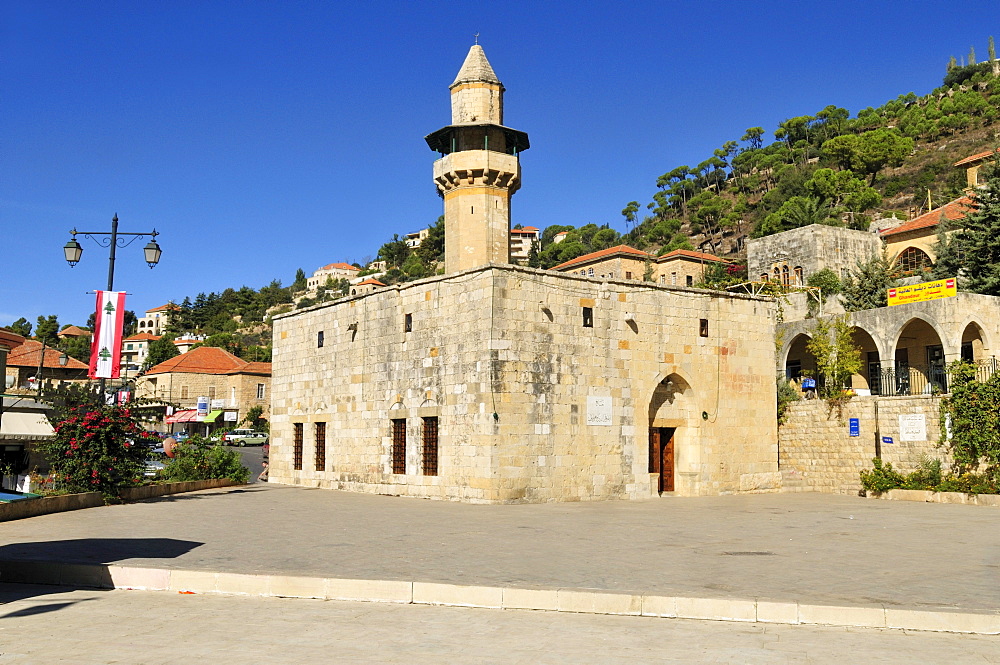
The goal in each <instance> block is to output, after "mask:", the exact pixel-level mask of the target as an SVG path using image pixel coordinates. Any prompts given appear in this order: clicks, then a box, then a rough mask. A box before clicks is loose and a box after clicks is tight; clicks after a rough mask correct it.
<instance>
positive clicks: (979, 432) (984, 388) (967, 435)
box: [941, 362, 1000, 474]
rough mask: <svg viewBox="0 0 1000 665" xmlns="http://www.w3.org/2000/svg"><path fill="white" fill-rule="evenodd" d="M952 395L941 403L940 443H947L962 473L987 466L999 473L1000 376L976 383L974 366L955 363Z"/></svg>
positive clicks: (995, 373) (994, 374) (952, 371)
mask: <svg viewBox="0 0 1000 665" xmlns="http://www.w3.org/2000/svg"><path fill="white" fill-rule="evenodd" d="M949 368H950V369H951V375H952V381H951V386H949V387H950V389H951V394H950V395H949V396H948V397H947V398H945V399H943V400H942V401H941V440H942V441H948V442H949V445H950V447H951V452H952V456H953V458H954V460H955V464H956V466H957V467H958V470H959V471H968V470H972V469H976V468H978V467H979V465H980V464H982V463H984V462H985V463H986V465H987V467H988V472H992V473H993V474H996V472H997V471H998V470H1000V372H994V373H993V375H992V376H991V377H990V378H989V379H988V380H987V381H978V380H977V379H976V368H975V366H974V365H972V364H971V363H963V362H956V363H952V364H951V365H950V366H949Z"/></svg>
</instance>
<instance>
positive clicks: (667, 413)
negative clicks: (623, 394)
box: [649, 374, 693, 492]
mask: <svg viewBox="0 0 1000 665" xmlns="http://www.w3.org/2000/svg"><path fill="white" fill-rule="evenodd" d="M691 398H692V391H691V386H690V384H688V382H687V381H685V380H684V379H683V378H682V377H681V376H679V375H677V374H671V375H670V376H668V377H666V378H665V379H663V380H662V381H660V383H659V385H658V386H656V389H655V390H654V391H653V396H652V398H651V399H650V401H649V473H650V474H655V476H656V484H657V491H658V492H673V491H674V475H675V474H674V469H675V467H676V466H677V463H678V462H679V461H680V460H679V453H680V452H681V451H680V450H679V447H678V444H679V441H680V436H679V433H680V432H682V431H683V429H684V428H685V427H686V426H687V423H688V421H689V418H690V415H691V410H692V409H693V405H692V402H691Z"/></svg>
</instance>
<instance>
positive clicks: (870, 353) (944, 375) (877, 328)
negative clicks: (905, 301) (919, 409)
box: [777, 294, 998, 396]
mask: <svg viewBox="0 0 1000 665" xmlns="http://www.w3.org/2000/svg"><path fill="white" fill-rule="evenodd" d="M989 298H990V297H989V296H978V295H973V294H960V295H959V296H956V297H954V298H946V299H941V300H938V301H931V302H924V303H914V304H910V305H898V306H895V307H883V308H879V309H875V310H866V311H861V312H853V313H850V314H847V317H848V322H849V323H850V324H851V330H852V339H853V341H854V344H855V346H857V347H858V348H859V349H860V350H861V369H860V371H859V372H858V373H856V374H854V375H853V376H852V377H851V381H850V385H849V386H844V387H847V388H852V389H853V390H855V392H857V394H859V395H884V396H888V395H919V394H934V393H945V392H948V372H947V366H948V364H949V363H951V362H952V361H955V360H964V361H966V362H970V363H973V364H975V365H977V366H978V367H979V368H980V370H981V371H982V372H983V373H984V374H985V375H988V374H991V373H992V371H994V370H995V369H996V367H997V360H996V357H995V353H996V349H995V346H994V341H993V339H992V338H993V337H994V336H995V335H996V331H997V330H998V327H997V312H996V304H995V303H994V302H989V301H987V300H983V299H989ZM963 303H964V305H965V306H963ZM815 325H816V323H815V321H813V320H804V321H796V322H794V323H789V324H784V325H783V326H781V327H782V328H783V330H784V338H785V342H784V343H783V344H782V347H781V349H780V350H779V352H778V358H777V360H778V372H779V375H780V374H783V375H784V377H785V379H786V380H789V381H793V382H796V383H800V382H801V378H802V377H805V376H814V377H815V376H817V368H816V358H815V357H814V356H813V354H812V353H810V352H809V350H808V348H807V346H808V343H809V341H810V340H811V339H812V335H813V331H814V329H815Z"/></svg>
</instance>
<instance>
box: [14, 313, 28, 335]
mask: <svg viewBox="0 0 1000 665" xmlns="http://www.w3.org/2000/svg"><path fill="white" fill-rule="evenodd" d="M10 331H11V332H12V333H14V334H15V335H20V336H21V337H31V324H30V323H28V319H26V318H24V317H23V316H22V317H21V318H19V319H18V320H17V321H15V322H14V323H12V324H10Z"/></svg>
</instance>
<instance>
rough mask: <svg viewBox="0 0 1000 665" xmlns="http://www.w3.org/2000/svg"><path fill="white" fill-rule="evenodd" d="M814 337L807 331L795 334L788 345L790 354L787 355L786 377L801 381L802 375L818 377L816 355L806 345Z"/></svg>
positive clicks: (797, 381) (790, 379)
mask: <svg viewBox="0 0 1000 665" xmlns="http://www.w3.org/2000/svg"><path fill="white" fill-rule="evenodd" d="M810 339H812V338H811V337H810V336H809V335H807V334H805V333H800V334H798V335H796V336H795V339H793V340H792V343H791V344H790V345H789V346H788V354H787V355H786V356H785V378H786V379H787V380H789V381H795V382H796V383H801V380H802V377H803V376H805V377H812V378H817V377H816V356H814V355H813V354H812V353H811V352H810V351H809V350H808V349H807V348H806V345H807V344H808V343H809V340H810Z"/></svg>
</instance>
